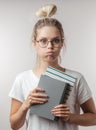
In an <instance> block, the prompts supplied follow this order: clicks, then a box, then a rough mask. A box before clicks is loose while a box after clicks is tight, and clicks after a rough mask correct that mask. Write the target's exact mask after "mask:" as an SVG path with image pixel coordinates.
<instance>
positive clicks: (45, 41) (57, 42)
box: [36, 38, 63, 48]
mask: <svg viewBox="0 0 96 130" xmlns="http://www.w3.org/2000/svg"><path fill="white" fill-rule="evenodd" d="M62 40H63V39H61V38H53V39H52V40H48V39H46V38H42V39H40V40H36V42H38V43H39V46H40V47H42V48H45V47H47V46H48V44H49V43H51V44H52V45H53V47H56V48H59V47H60V46H61V43H62Z"/></svg>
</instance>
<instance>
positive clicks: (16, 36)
mask: <svg viewBox="0 0 96 130" xmlns="http://www.w3.org/2000/svg"><path fill="white" fill-rule="evenodd" d="M47 3H54V4H56V5H57V7H58V11H57V13H56V15H55V16H54V17H55V18H57V19H58V20H59V21H61V23H62V25H63V27H64V32H65V43H66V46H67V49H66V52H65V53H64V56H63V60H62V65H63V66H65V67H66V68H69V69H74V70H76V71H79V72H80V73H82V74H83V75H84V76H85V79H86V80H87V82H88V84H89V86H90V89H91V90H92V93H93V97H94V101H95V103H96V94H95V93H96V1H95V0H34V1H33V0H0V130H10V124H9V112H10V98H9V97H8V94H9V91H10V89H11V87H12V84H13V82H14V79H15V76H16V75H17V74H18V73H20V72H22V71H25V70H28V69H31V68H32V67H33V65H34V62H35V61H34V51H33V49H32V48H31V33H32V28H33V25H34V23H35V22H36V21H37V20H38V19H39V18H37V17H36V16H35V11H36V10H37V9H38V8H40V7H42V5H44V4H47ZM22 129H25V128H22ZM80 129H82V130H90V129H91V130H96V126H91V127H80Z"/></svg>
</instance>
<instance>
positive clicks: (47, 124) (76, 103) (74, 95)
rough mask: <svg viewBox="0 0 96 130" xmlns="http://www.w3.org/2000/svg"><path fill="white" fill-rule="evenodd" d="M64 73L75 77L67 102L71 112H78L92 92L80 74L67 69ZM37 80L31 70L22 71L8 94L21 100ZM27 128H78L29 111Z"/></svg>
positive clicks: (59, 129) (66, 129)
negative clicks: (75, 81) (74, 84)
mask: <svg viewBox="0 0 96 130" xmlns="http://www.w3.org/2000/svg"><path fill="white" fill-rule="evenodd" d="M66 73H67V74H70V75H72V76H75V77H77V83H76V86H75V87H73V88H72V91H71V93H70V96H69V97H68V100H67V104H68V105H69V106H70V111H71V113H74V114H79V113H80V104H82V103H84V102H86V101H87V100H88V99H89V98H91V97H92V94H91V91H90V89H89V87H88V84H87V82H86V80H85V79H84V77H83V75H82V74H80V73H78V72H75V71H72V70H68V69H67V70H66ZM38 82H39V78H37V77H36V75H35V74H34V73H33V71H32V70H28V71H24V72H22V73H20V74H19V75H18V76H17V77H16V79H15V81H14V84H13V86H12V89H11V91H10V93H9V96H10V97H11V98H14V99H17V100H19V101H21V102H23V101H24V100H25V99H26V98H27V96H28V94H29V92H30V91H32V90H33V89H34V88H36V87H37V86H38ZM27 130H78V126H77V125H75V124H71V123H67V122H63V121H61V120H59V121H50V120H47V119H44V118H42V117H39V116H37V115H35V114H32V113H30V112H29V118H28V127H27Z"/></svg>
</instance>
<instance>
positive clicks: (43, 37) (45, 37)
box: [40, 36, 60, 40]
mask: <svg viewBox="0 0 96 130" xmlns="http://www.w3.org/2000/svg"><path fill="white" fill-rule="evenodd" d="M54 38H60V36H56V37H53V38H51V40H52V39H54ZM40 39H48V38H47V37H41V38H40Z"/></svg>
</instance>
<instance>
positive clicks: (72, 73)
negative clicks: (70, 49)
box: [66, 69, 83, 79]
mask: <svg viewBox="0 0 96 130" xmlns="http://www.w3.org/2000/svg"><path fill="white" fill-rule="evenodd" d="M66 73H67V74H69V75H71V76H73V77H76V78H77V79H80V78H81V77H83V74H82V73H80V72H78V71H75V70H71V69H66Z"/></svg>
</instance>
